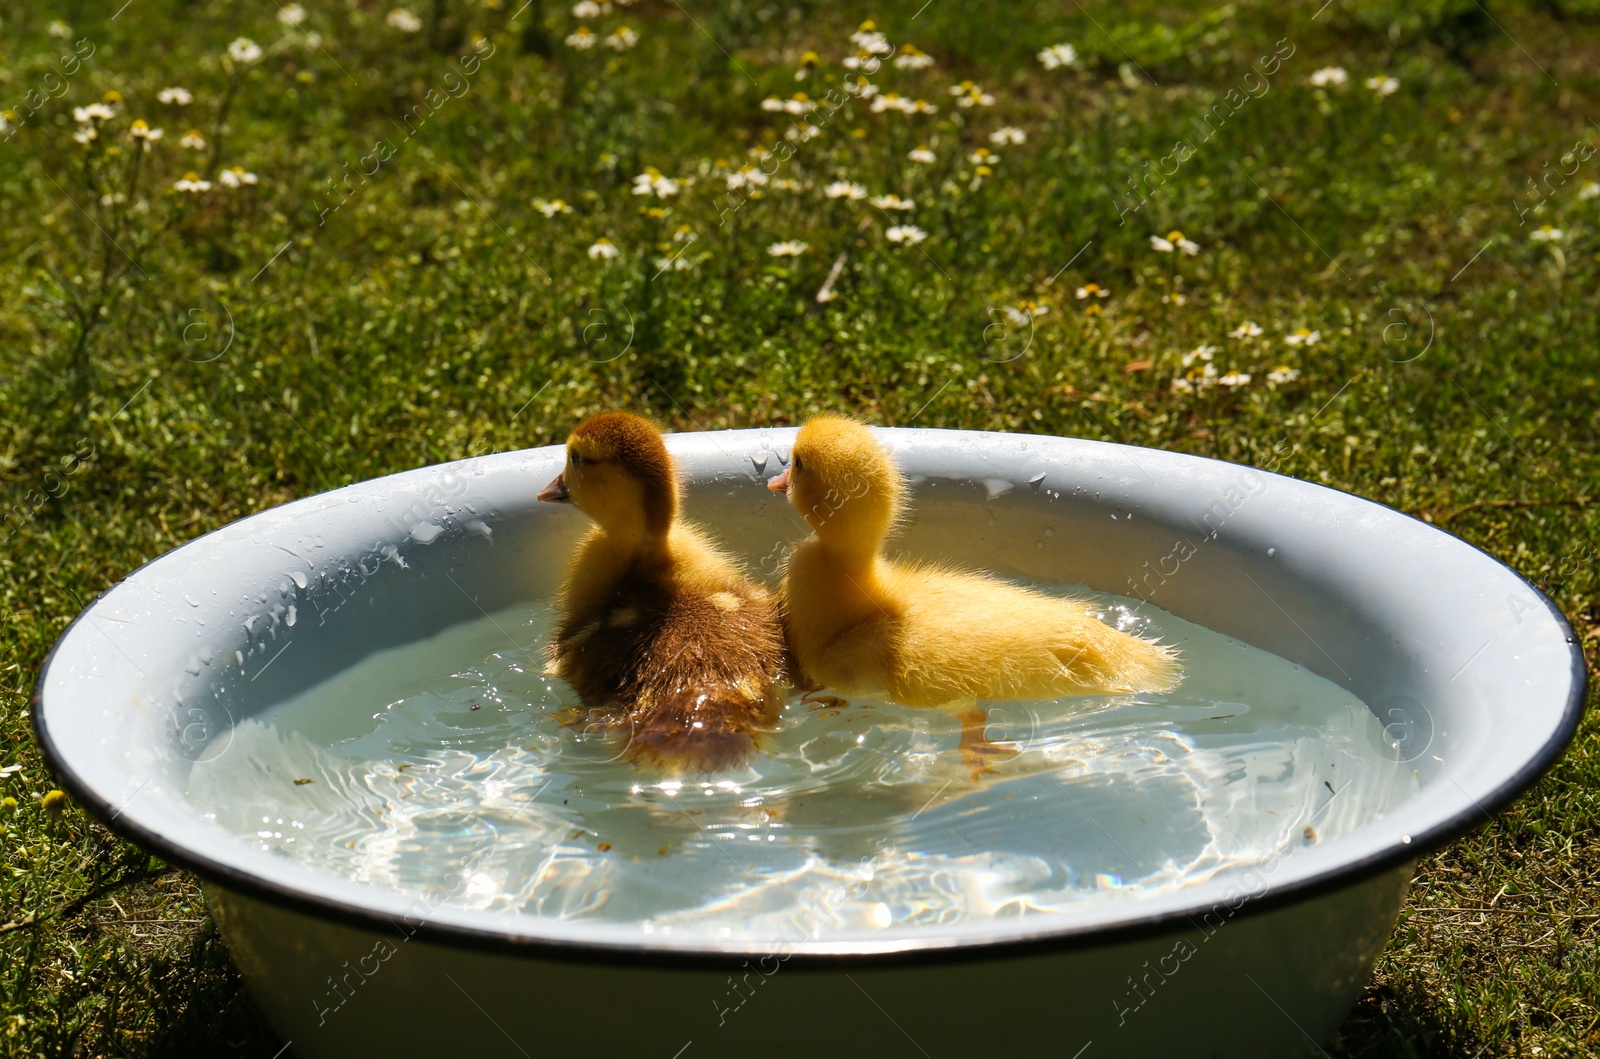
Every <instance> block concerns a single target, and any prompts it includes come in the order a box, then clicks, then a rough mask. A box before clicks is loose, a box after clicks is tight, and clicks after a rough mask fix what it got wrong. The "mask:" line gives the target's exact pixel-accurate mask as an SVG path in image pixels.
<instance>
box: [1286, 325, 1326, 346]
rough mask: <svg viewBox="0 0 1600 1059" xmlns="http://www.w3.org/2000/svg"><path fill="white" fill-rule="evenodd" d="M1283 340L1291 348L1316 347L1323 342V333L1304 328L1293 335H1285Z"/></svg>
mask: <svg viewBox="0 0 1600 1059" xmlns="http://www.w3.org/2000/svg"><path fill="white" fill-rule="evenodd" d="M1283 340H1284V341H1285V342H1287V343H1289V344H1290V345H1291V346H1314V345H1316V344H1317V343H1318V342H1320V341H1321V340H1322V332H1321V331H1311V330H1308V329H1306V328H1304V327H1302V328H1300V329H1299V330H1297V331H1296V332H1295V333H1294V334H1292V335H1284V336H1283Z"/></svg>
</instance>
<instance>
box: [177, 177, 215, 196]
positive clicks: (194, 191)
mask: <svg viewBox="0 0 1600 1059" xmlns="http://www.w3.org/2000/svg"><path fill="white" fill-rule="evenodd" d="M172 188H173V190H174V191H187V192H189V193H190V194H191V195H198V194H199V193H200V192H202V191H210V190H211V181H209V180H201V179H200V174H199V173H185V174H183V178H182V179H181V180H178V181H177V182H175V183H174V184H173V185H172Z"/></svg>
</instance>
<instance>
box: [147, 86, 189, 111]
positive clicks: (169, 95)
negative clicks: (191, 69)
mask: <svg viewBox="0 0 1600 1059" xmlns="http://www.w3.org/2000/svg"><path fill="white" fill-rule="evenodd" d="M156 98H157V99H159V100H161V102H163V103H176V104H177V105H178V106H180V107H186V106H188V105H189V104H190V103H193V102H194V96H193V95H191V94H190V92H189V90H188V89H187V88H163V89H162V90H161V91H159V92H157V93H156Z"/></svg>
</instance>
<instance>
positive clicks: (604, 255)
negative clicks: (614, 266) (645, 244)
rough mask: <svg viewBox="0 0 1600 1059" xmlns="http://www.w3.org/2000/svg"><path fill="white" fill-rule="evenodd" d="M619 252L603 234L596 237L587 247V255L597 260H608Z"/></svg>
mask: <svg viewBox="0 0 1600 1059" xmlns="http://www.w3.org/2000/svg"><path fill="white" fill-rule="evenodd" d="M621 252H622V251H620V250H618V249H617V247H616V245H615V244H614V243H612V241H611V240H610V239H607V238H606V237H605V236H603V235H602V236H601V237H600V238H598V239H596V240H595V241H594V245H593V246H591V247H590V248H589V256H590V257H592V258H594V259H595V260H597V261H602V260H603V261H610V260H611V259H612V258H614V257H616V256H617V255H618V254H619V253H621Z"/></svg>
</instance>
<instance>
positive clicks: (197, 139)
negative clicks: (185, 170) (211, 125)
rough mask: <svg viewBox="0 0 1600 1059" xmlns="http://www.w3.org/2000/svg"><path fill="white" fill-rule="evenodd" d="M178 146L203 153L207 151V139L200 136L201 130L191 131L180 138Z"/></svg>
mask: <svg viewBox="0 0 1600 1059" xmlns="http://www.w3.org/2000/svg"><path fill="white" fill-rule="evenodd" d="M178 146H179V147H190V148H193V149H194V150H196V151H203V150H205V149H206V138H205V137H204V136H202V135H200V130H199V129H190V130H189V131H188V132H186V133H184V134H183V135H182V136H180V137H178Z"/></svg>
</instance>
